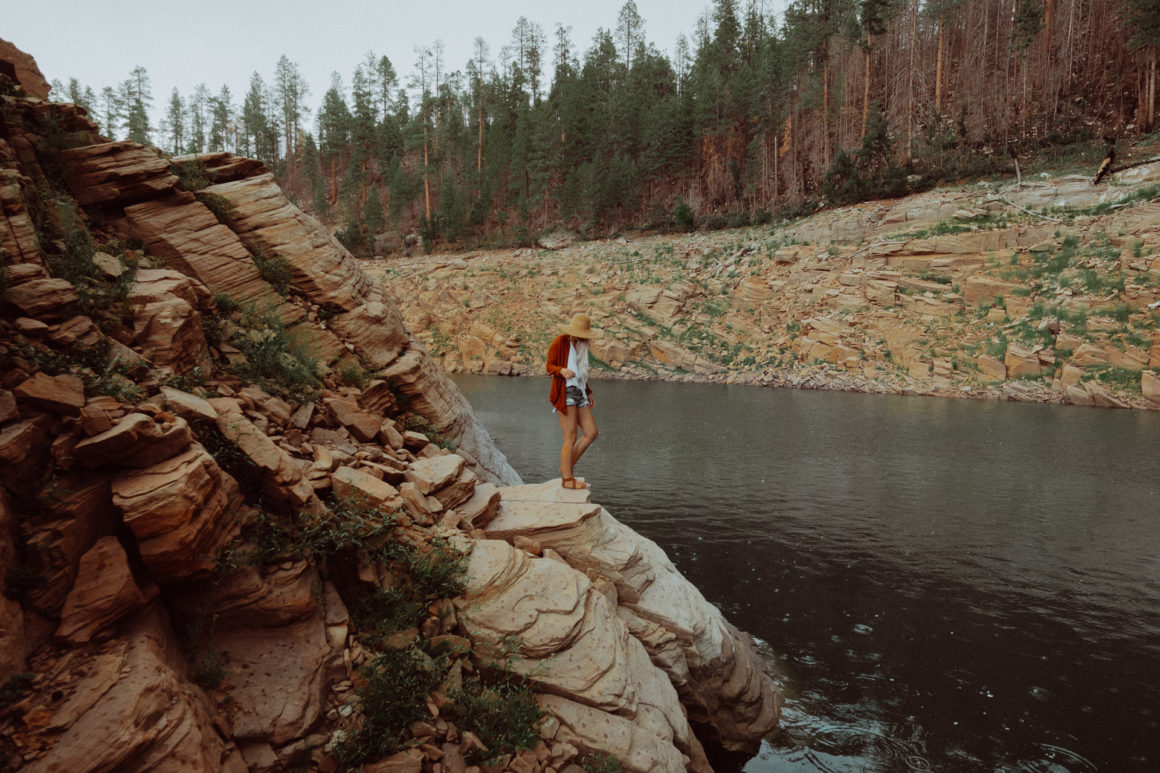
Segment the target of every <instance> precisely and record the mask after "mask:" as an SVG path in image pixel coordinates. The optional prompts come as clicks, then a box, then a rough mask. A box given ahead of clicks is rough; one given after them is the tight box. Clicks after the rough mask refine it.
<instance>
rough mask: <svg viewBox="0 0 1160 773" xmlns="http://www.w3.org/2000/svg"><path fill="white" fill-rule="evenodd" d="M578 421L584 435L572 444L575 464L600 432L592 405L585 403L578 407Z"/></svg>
mask: <svg viewBox="0 0 1160 773" xmlns="http://www.w3.org/2000/svg"><path fill="white" fill-rule="evenodd" d="M576 410H577V423H578V424H579V425H580V431H581V432H583V433H584V435H583V436H582V437H578V438H577V439H576V441H575V442H574V443H573V444H572V464H573V466H575V464H576V462H578V461H580V457H581V456H583V455H584V452H585V451H587V450H588V446H590V445H592V443H593V441H595V440H596V436H597V435H598V434H600V433H598V432H597V431H596V417H595V416H594V415H593V414H592V406H590V405H585V406H584V407H582V408H577V409H576Z"/></svg>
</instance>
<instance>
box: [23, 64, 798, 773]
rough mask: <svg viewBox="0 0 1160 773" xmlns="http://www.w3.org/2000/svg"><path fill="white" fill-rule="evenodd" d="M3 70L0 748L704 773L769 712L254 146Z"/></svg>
mask: <svg viewBox="0 0 1160 773" xmlns="http://www.w3.org/2000/svg"><path fill="white" fill-rule="evenodd" d="M8 55H10V54H9V53H6V56H8ZM21 56H22V55H21ZM23 59H24V60H25V61H22V62H21V68H20V69H19V70H18V71H17V72H18V74H17V78H22V79H23V78H28V76H27V75H26V74H27V73H29V72H33V71H34V70H35V64H34V63H32V62H31V60H27V58H26V57H23ZM6 61H7V60H6ZM0 72H2V73H8V74H0V213H3V217H2V218H0V567H3V572H4V573H3V588H2V591H3V594H2V596H0V769H2V770H21V771H27V772H28V773H50V772H52V773H56V772H58V771H69V772H70V773H86V772H88V771H94V772H95V771H119V772H120V773H133V772H135V771H140V772H144V771H173V772H174V773H178V772H180V773H187V772H188V771H191V770H198V771H219V770H221V771H229V772H230V773H241V772H242V771H253V772H254V773H259V772H265V771H284V770H318V771H327V772H328V773H333V771H336V770H340V769H341V770H360V769H361V770H366V771H379V772H380V773H382V772H383V771H408V772H411V773H422V772H423V771H435V770H440V771H460V772H462V773H468V772H470V773H479V771H481V770H482V769H485V768H486V769H487V770H489V771H512V772H513V773H516V772H518V773H536V772H543V773H546V772H547V771H556V772H557V773H559V772H560V771H564V770H571V771H574V770H575V769H576V768H577V767H578V766H579V765H580V764H589V765H602V766H604V767H603V769H605V770H610V769H617V770H625V771H634V772H636V773H646V772H647V771H657V770H664V771H672V772H673V773H678V772H679V771H685V770H691V771H703V772H708V771H711V770H712V768H711V766H710V763H709V761H708V758H707V756H706V749H708V750H710V751H712V750H715V749H716V750H722V749H724V750H730V751H742V752H752V751H754V750H755V749H756V747H757V745H758V743H759V742H760V739H761V738H762V737H763V736H764V735H766V734H767V733H769V732H771V731H772V730H773V729H774V728H775V727H776V725H777V721H778V716H779V711H780V704H781V696H780V693H779V692H778V689H777V687H776V686H775V684H774V683H773V681H772V679H771V678H770V676H769V675H768V674H766V673H765V670H764V668H765V667H764V664H763V662H762V659H761V657H760V655H759V654H758V652H757V650H756V647H755V645H754V643H753V641H752V640H751V639H750V638H749V637H748V636H747V635H746V634H744V633H742V632H740V631H738V630H737V629H736V628H734V627H733V626H731V625H730V624H729V623H728V621H726V620H725V619H724V617H723V616H722V615H721V613H720V612H719V611H718V610H717V609H716V608H715V607H713V606H712V605H711V604H709V603H708V602H707V601H706V600H705V599H704V598H703V597H702V596H701V594H700V593H699V592H698V591H697V589H696V588H694V587H692V586H691V585H689V583H688V582H687V581H686V580H684V578H683V577H681V575H680V574H679V572H677V570H676V568H675V567H674V566H673V565H672V563H671V562H670V561H669V560H668V558H667V557H666V556H665V554H664V553H663V551H661V549H660V548H659V547H657V546H656V545H655V544H654V543H652V542H650V541H648V540H645V539H644V538H642V537H640V536H639V535H636V534H635V533H633V532H632V531H631V530H629V529H627V528H626V527H624V526H623V525H621V524H620V523H618V522H617V521H616V520H615V519H614V518H613V517H612V515H611V514H609V513H608V512H607V511H605V510H604V509H603V508H601V507H600V505H599V504H595V503H593V502H591V501H590V499H589V498H588V494H587V492H564V491H563V489H561V488H560V484H559V481H551V482H548V483H545V484H541V485H538V486H537V485H526V486H525V485H517V484H519V483H520V481H519V476H518V475H517V474H516V473H515V471H514V470H513V469H512V468H511V467H510V465H509V464H508V463H507V461H506V460H505V459H504V457H503V455H502V454H501V453H499V451H498V450H497V449H496V448H495V446H494V444H493V443H492V441H491V440H490V438H489V437H488V436H487V433H486V432H485V431H484V430H483V428H482V426H481V425H480V424H479V422H478V421H477V420H476V419H475V417H474V416H473V415H472V413H471V409H470V406H469V405H468V404H467V402H466V400H465V399H464V398H463V397H462V395H461V394H460V393H459V392H458V390H457V389H456V387H455V386H454V384H453V383H452V382H451V381H450V380H449V379H448V378H447V376H446V374H445V373H444V372H443V371H442V369H440V368H439V367H438V365H437V364H435V363H434V362H433V361H432V360H431V358H430V357H429V356H428V355H427V353H426V352H425V350H424V349H423V347H422V346H420V345H418V342H417V341H416V340H415V339H414V338H413V337H412V335H411V334H410V332H409V331H408V330H407V329H406V328H405V326H404V325H403V323H402V320H401V317H400V315H399V313H398V310H397V308H396V307H395V306H394V304H393V303H392V302H391V301H390V299H389V298H387V297H386V295H385V293H384V291H383V290H382V288H381V287H380V286H379V285H378V284H376V283H375V282H373V281H372V280H371V279H370V278H368V277H367V276H366V275H365V274H364V273H363V272H362V271H361V270H360V269H359V267H358V265H357V263H356V261H355V260H354V259H353V258H352V257H351V255H350V254H349V253H348V252H347V251H346V250H345V249H344V248H343V247H342V245H341V244H339V243H338V242H337V241H336V240H335V239H334V238H333V237H332V236H331V235H330V234H329V233H328V232H327V231H326V230H325V229H324V228H323V227H321V226H320V225H319V223H318V222H317V221H316V220H314V219H313V218H312V217H309V216H307V215H305V214H303V213H302V211H301V210H300V209H298V207H296V206H295V205H294V204H293V203H292V202H291V201H290V200H289V198H287V196H286V195H285V194H284V193H283V192H282V190H281V189H280V188H279V187H278V186H277V184H276V183H275V181H274V178H273V175H272V174H270V173H269V172H268V171H267V170H266V168H265V167H263V166H262V164H261V163H260V162H257V161H253V160H250V159H245V158H240V157H237V156H232V155H229V154H224V153H222V154H214V155H211V156H200V157H178V158H170V157H168V156H165V155H164V154H162V153H160V152H158V151H157V150H156V149H154V148H150V147H146V146H143V145H138V144H135V143H133V142H129V141H120V142H110V141H107V140H105V139H104V138H103V137H101V136H99V134H98V133H97V131H96V129H95V126H94V125H93V124H92V123H91V122H90V121H89V120H88V118H87V117H86V115H85V113H84V111H83V110H82V109H80V108H78V107H76V106H74V105H57V104H52V103H49V102H45V101H43V100H41V99H38V98H35V97H31V96H29V95H28V94H27V93H26V92H25V90H24V88H23V86H22V85H21V83H22V82H23V81H20V82H16V83H13V82H12V81H11V79H10V73H11V69H10V68H4V70H3V71H0ZM28 79H29V81H30V83H31V82H32V79H31V78H28Z"/></svg>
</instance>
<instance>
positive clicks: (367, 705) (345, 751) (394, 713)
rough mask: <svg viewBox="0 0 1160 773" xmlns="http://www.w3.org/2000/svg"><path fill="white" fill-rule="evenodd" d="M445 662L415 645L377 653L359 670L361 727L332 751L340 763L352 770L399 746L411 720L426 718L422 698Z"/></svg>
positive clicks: (439, 676)
mask: <svg viewBox="0 0 1160 773" xmlns="http://www.w3.org/2000/svg"><path fill="white" fill-rule="evenodd" d="M447 665H448V664H447V661H446V659H444V658H432V657H430V656H429V655H427V654H426V653H424V652H422V651H420V650H419V649H418V648H416V647H408V648H407V649H404V650H397V651H388V652H383V653H381V654H379V655H378V656H376V657H375V658H374V660H372V661H371V662H370V663H368V664H367V665H366V666H364V667H363V668H362V675H363V677H364V678H365V679H366V686H365V687H364V688H363V689H362V692H361V698H362V708H363V717H362V724H361V725H360V726H359V727H358V729H357V730H355V731H354V732H352V733H351V734H350V735H349V736H348V737H347V738H346V739H345V740H344V741H343V742H342V743H341V744H340V745H339V746H338V748H337V749H336V752H337V756H338V759H339V761H340V762H341V763H343V764H345V765H350V766H356V765H359V764H361V763H363V762H366V761H368V760H376V759H379V758H380V757H385V756H386V755H388V754H392V753H393V752H395V751H398V750H399V749H400V748H402V746H403V744H404V743H405V742H406V740H407V734H408V728H409V726H410V724H411V723H412V722H415V721H416V720H420V719H426V718H427V717H428V716H430V715H429V714H428V713H427V695H428V694H429V693H430V692H431V691H432V690H434V689H436V688H437V687H438V686H439V684H440V683H441V682H442V681H443V678H444V677H445V676H446V674H447Z"/></svg>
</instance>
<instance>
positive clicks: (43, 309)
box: [5, 277, 77, 320]
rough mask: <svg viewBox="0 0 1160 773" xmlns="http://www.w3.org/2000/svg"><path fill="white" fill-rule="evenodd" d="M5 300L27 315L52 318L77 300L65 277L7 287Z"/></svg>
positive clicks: (57, 317)
mask: <svg viewBox="0 0 1160 773" xmlns="http://www.w3.org/2000/svg"><path fill="white" fill-rule="evenodd" d="M5 300H6V301H8V303H11V304H12V305H13V306H15V307H16V308H18V309H20V311H21V312H23V313H24V314H25V315H27V316H29V317H35V318H37V319H42V320H54V319H60V318H61V317H63V316H64V315H65V313H66V312H67V310H68V309H69V308H70V307H71V306H72V305H73V304H74V303H76V302H77V291H76V289H75V288H74V287H73V286H72V283H71V282H69V281H68V280H67V279H57V278H56V277H52V278H48V279H34V280H32V281H30V282H23V283H21V284H17V285H15V286H13V287H9V288H8V292H7V293H6V295H5Z"/></svg>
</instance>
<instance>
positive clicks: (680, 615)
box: [484, 481, 781, 749]
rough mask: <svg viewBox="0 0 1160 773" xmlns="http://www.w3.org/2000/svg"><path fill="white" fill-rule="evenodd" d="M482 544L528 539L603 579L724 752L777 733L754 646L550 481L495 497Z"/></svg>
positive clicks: (595, 510)
mask: <svg viewBox="0 0 1160 773" xmlns="http://www.w3.org/2000/svg"><path fill="white" fill-rule="evenodd" d="M501 496H502V502H501V505H500V508H499V513H498V514H497V516H496V517H495V518H494V519H493V520H492V521H491V522H490V523H489V524H488V525H487V526H486V528H485V530H484V531H485V534H487V536H488V537H490V538H496V539H504V540H509V541H515V540H516V539H518V538H521V537H522V538H526V539H530V540H532V541H533V542H534V543H536V544H538V545H541V546H543V547H544V548H551V549H552V550H553V551H555V552H557V553H559V554H560V555H561V556H562V557H563V559H564V560H565V561H567V562H568V564H569V565H570V566H572V567H573V568H574V569H576V570H577V571H579V572H583V573H585V574H586V575H587V576H589V577H599V578H603V580H604V582H605V583H606V587H607V588H608V591H609V592H610V593H611V596H612V598H613V599H615V600H616V601H617V603H618V605H619V606H618V609H619V613H620V617H621V619H623V620H624V621H625V623H626V624H627V626H628V628H629V630H630V631H631V632H632V633H633V635H634V636H636V637H637V638H638V639H640V641H641V642H642V643H644V645H645V647H646V648H647V649H648V651H649V655H650V657H651V658H652V659H653V662H654V663H657V664H658V665H660V666H661V667H663V668H664V670H665V672H666V673H667V674H668V677H669V679H670V680H671V681H672V683H673V684H674V685H675V686H676V688H677V690H678V691H679V693H680V695H681V699H682V701H683V702H684V704H685V706H686V707H687V709H688V711H689V718H690V720H691V721H693V722H695V723H699V724H704V725H708V726H711V727H712V728H713V730H714V731H715V733H716V734H717V736H718V738H719V740H720V742H721V744H722V745H723V746H725V748H729V749H752V748H753V747H754V745H755V744H756V743H757V741H758V740H759V739H760V738H761V737H762V736H763V735H764V734H766V733H767V732H769V731H770V730H772V729H773V727H774V726H775V725H776V724H777V719H778V715H779V712H780V705H781V696H780V694H779V692H778V691H777V688H776V687H775V686H774V685H773V683H772V681H771V680H770V679H769V677H768V676H767V675H766V674H765V673H764V670H763V666H762V662H761V658H760V655H758V653H757V651H756V648H755V646H754V644H753V641H752V640H751V639H750V638H749V637H748V636H746V635H745V634H743V633H741V632H739V631H737V629H735V628H734V627H732V626H731V625H729V623H728V622H727V621H726V620H725V619H724V617H723V616H722V615H721V613H720V611H719V610H717V608H716V607H714V606H713V605H711V604H709V603H708V602H707V601H705V599H704V597H703V596H702V595H701V594H700V592H699V591H698V590H697V589H696V588H695V587H694V586H692V585H691V584H690V583H689V582H688V581H687V580H685V579H684V577H682V576H681V574H680V573H679V572H678V571H677V570H676V568H675V567H674V566H673V564H672V562H671V561H669V559H668V557H667V556H665V554H664V552H663V551H662V550H661V549H660V548H659V547H658V546H657V545H656V543H654V542H652V541H651V540H648V539H645V538H644V537H641V536H640V535H638V534H636V533H635V532H633V531H632V530H631V529H628V528H627V527H625V526H624V525H622V524H620V523H619V522H618V521H616V520H615V519H614V518H613V517H612V516H611V515H609V514H608V512H607V511H605V510H604V509H603V508H601V507H600V506H599V505H596V504H592V503H591V502H590V501H589V497H588V492H587V491H577V492H572V491H565V490H564V489H561V488H560V486H559V483H558V482H557V481H550V482H548V483H546V484H541V485H536V486H517V487H514V488H508V489H504V490H502V491H501Z"/></svg>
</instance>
